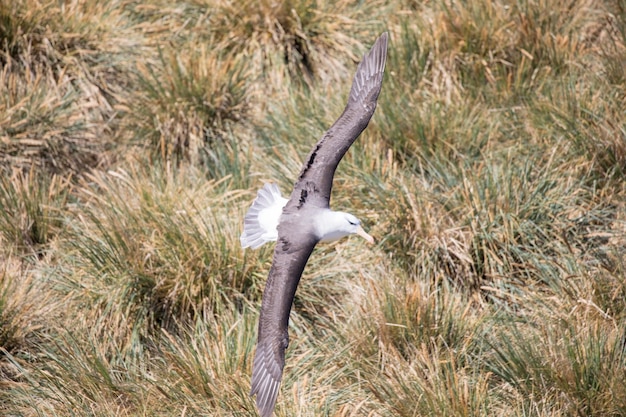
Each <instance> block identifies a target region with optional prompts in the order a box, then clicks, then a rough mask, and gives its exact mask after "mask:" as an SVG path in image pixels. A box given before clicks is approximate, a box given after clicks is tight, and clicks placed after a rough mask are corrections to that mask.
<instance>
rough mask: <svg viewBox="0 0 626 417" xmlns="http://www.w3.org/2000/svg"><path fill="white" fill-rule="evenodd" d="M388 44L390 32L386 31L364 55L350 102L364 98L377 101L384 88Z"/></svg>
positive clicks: (356, 75)
mask: <svg viewBox="0 0 626 417" xmlns="http://www.w3.org/2000/svg"><path fill="white" fill-rule="evenodd" d="M388 45H389V33H388V32H386V31H385V32H383V33H382V34H381V35H380V36H379V37H378V38H377V39H376V41H375V42H374V45H373V46H372V47H371V49H370V50H369V51H368V52H367V53H366V54H365V55H363V59H362V60H361V62H360V63H359V65H358V67H357V70H356V73H355V75H354V79H353V82H352V88H351V89H350V98H349V102H359V101H363V100H365V101H366V102H367V101H369V100H371V101H373V102H376V100H377V99H378V95H379V94H380V90H381V88H382V82H383V75H384V73H385V65H386V63H387V48H388Z"/></svg>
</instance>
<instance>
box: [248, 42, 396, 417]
mask: <svg viewBox="0 0 626 417" xmlns="http://www.w3.org/2000/svg"><path fill="white" fill-rule="evenodd" d="M387 38H388V37H387V33H383V34H382V35H381V36H380V37H379V38H378V39H377V40H376V43H375V44H374V46H373V47H372V49H371V50H370V51H369V53H367V54H366V55H365V56H364V57H363V60H362V61H361V63H360V64H359V66H358V68H357V70H356V74H355V76H354V80H353V82H352V88H351V90H350V96H349V98H348V103H347V105H346V108H345V110H344V111H343V113H342V114H341V116H340V117H339V119H337V121H336V122H335V123H334V124H333V125H332V126H331V128H330V129H328V131H327V132H326V133H325V134H324V136H322V138H321V139H320V140H319V141H318V142H317V144H316V145H315V147H314V148H313V150H312V151H311V153H310V154H309V156H308V157H307V159H306V162H305V164H304V166H303V168H302V171H301V172H300V175H299V177H298V180H297V181H296V183H295V186H294V189H293V192H292V193H291V196H290V198H289V201H288V202H287V204H286V206H285V207H284V209H283V212H282V215H281V217H280V220H279V224H278V241H277V243H276V247H275V249H274V258H273V261H272V267H271V269H270V272H269V276H268V278H267V284H266V286H265V291H264V293H263V301H262V305H261V314H260V318H259V335H258V343H257V348H256V353H255V356H254V365H253V370H252V388H251V391H250V395H255V394H256V396H257V397H256V404H257V407H258V409H259V412H260V414H261V416H262V417H270V416H271V415H272V412H273V410H274V406H275V404H276V398H277V396H278V390H279V387H280V381H281V379H282V373H283V367H284V365H285V349H286V348H287V345H288V344H289V334H288V324H289V313H290V311H291V305H292V303H293V298H294V295H295V292H296V288H297V287H298V283H299V281H300V277H301V275H302V272H303V270H304V267H305V265H306V263H307V261H308V259H309V256H310V255H311V253H312V252H313V248H314V247H315V245H316V244H317V243H318V241H319V240H320V239H321V238H322V236H320V235H319V231H318V229H316V226H315V223H316V222H315V221H314V219H315V218H316V216H321V214H323V213H326V212H327V211H329V203H330V193H331V189H332V184H333V176H334V173H335V170H336V169H337V165H338V164H339V161H341V159H342V158H343V156H344V155H345V153H346V152H347V151H348V149H349V148H350V146H351V145H352V144H353V143H354V141H355V140H356V139H357V137H358V136H359V135H360V134H361V132H363V130H364V129H365V128H366V127H367V125H368V123H369V121H370V119H371V118H372V115H373V114H374V110H375V109H376V102H377V99H378V95H379V94H380V90H381V87H382V80H383V74H384V71H385V62H386V57H387V42H388V40H387ZM352 217H353V216H352ZM355 220H356V219H355ZM357 222H358V221H357ZM351 223H352V222H351ZM353 233H354V232H353ZM366 236H367V235H366ZM368 237H369V236H368ZM370 239H371V237H370Z"/></svg>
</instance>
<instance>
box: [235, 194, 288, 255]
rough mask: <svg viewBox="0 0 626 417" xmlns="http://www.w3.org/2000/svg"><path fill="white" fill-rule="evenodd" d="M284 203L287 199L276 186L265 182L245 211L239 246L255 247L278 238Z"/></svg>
mask: <svg viewBox="0 0 626 417" xmlns="http://www.w3.org/2000/svg"><path fill="white" fill-rule="evenodd" d="M285 204H287V199H286V198H283V197H282V196H281V194H280V190H279V189H278V186H277V185H276V184H265V185H264V186H263V188H261V189H260V190H259V191H258V193H257V196H256V198H255V199H254V202H253V203H252V206H251V207H250V209H248V213H246V217H245V219H244V225H243V233H242V234H241V237H240V238H239V240H240V241H241V246H242V247H244V248H247V247H250V248H252V249H256V248H258V247H260V246H262V245H263V244H264V243H266V242H270V241H274V240H276V239H278V230H277V227H278V219H279V218H280V215H281V214H282V211H283V207H284V206H285Z"/></svg>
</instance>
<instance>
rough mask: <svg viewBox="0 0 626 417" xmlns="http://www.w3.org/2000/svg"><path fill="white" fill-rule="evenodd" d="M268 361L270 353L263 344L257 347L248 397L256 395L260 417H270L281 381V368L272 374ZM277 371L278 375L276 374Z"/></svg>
mask: <svg viewBox="0 0 626 417" xmlns="http://www.w3.org/2000/svg"><path fill="white" fill-rule="evenodd" d="M268 360H271V352H269V351H268V349H267V346H266V345H265V344H264V343H262V342H261V343H259V344H258V345H257V350H256V353H255V355H254V363H253V366H252V381H251V384H250V385H251V387H250V396H251V397H252V396H254V395H256V401H255V402H256V407H257V409H258V410H259V414H260V415H261V417H271V415H272V414H273V412H274V408H275V407H276V400H277V398H278V392H279V388H280V382H281V379H282V366H280V363H278V364H275V365H278V369H274V372H272V370H271V368H270V366H269V365H270V364H269V363H268ZM276 371H278V375H275V374H276Z"/></svg>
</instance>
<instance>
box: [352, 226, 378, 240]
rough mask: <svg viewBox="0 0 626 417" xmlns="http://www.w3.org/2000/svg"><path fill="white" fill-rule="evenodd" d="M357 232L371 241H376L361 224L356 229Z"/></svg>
mask: <svg viewBox="0 0 626 417" xmlns="http://www.w3.org/2000/svg"><path fill="white" fill-rule="evenodd" d="M356 234H357V235H359V236H361V237H362V238H363V239H365V240H367V241H368V242H369V243H374V238H373V237H372V236H370V235H369V234H368V233H367V232H366V231H365V230H363V228H362V227H361V226H359V227H358V228H357V229H356Z"/></svg>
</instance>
